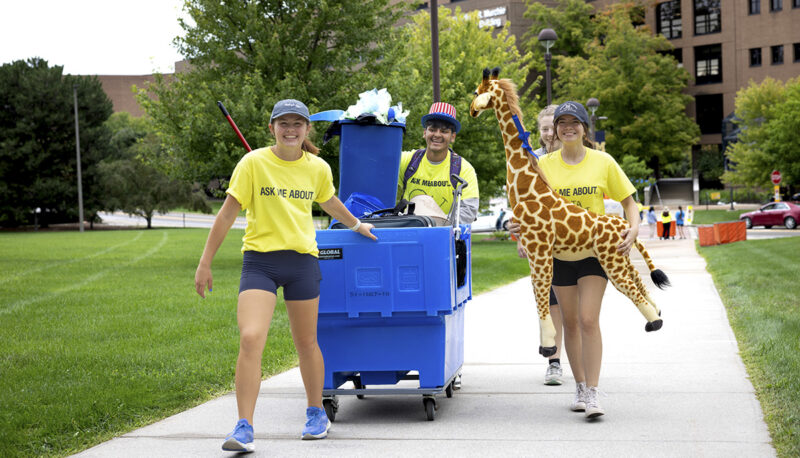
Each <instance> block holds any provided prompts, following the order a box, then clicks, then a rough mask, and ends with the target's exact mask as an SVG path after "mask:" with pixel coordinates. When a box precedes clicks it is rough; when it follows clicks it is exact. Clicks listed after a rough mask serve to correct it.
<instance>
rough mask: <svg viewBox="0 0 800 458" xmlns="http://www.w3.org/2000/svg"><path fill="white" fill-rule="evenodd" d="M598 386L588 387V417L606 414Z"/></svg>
mask: <svg viewBox="0 0 800 458" xmlns="http://www.w3.org/2000/svg"><path fill="white" fill-rule="evenodd" d="M597 398H598V392H597V387H596V386H590V387H588V388H587V389H586V398H585V399H586V414H585V415H586V418H597V417H599V416H601V415H604V414H605V411H604V410H603V408H602V407H600V400H599V399H597Z"/></svg>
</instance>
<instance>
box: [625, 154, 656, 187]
mask: <svg viewBox="0 0 800 458" xmlns="http://www.w3.org/2000/svg"><path fill="white" fill-rule="evenodd" d="M619 166H620V167H622V170H623V171H625V175H627V176H628V179H630V180H631V183H633V186H634V187H635V188H636V191H637V192H638V191H641V190H643V189H644V188H646V187H648V186H650V185H651V184H653V183H655V180H654V179H653V178H652V177H653V169H651V168H650V167H648V166H647V165H645V163H644V161H643V160H641V159H637V158H636V157H634V156H623V158H622V161H621V162H620V164H619Z"/></svg>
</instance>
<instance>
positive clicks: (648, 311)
mask: <svg viewBox="0 0 800 458" xmlns="http://www.w3.org/2000/svg"><path fill="white" fill-rule="evenodd" d="M609 248H611V249H610V250H609V251H610V252H612V254H608V252H606V254H605V255H603V256H601V257H598V260H599V261H600V264H601V265H602V266H603V270H605V271H606V275H608V279H609V280H610V281H611V284H613V285H614V287H615V288H617V290H618V291H619V292H621V293H622V294H624V295H626V296H628V299H630V300H631V301H632V302H633V303H634V305H636V308H638V309H639V312H640V313H641V314H642V315H643V316H644V317H645V319H647V324H646V325H645V328H644V329H645V331H647V332H650V331H657V330H659V329H661V325H662V324H663V321H661V318H660V317H659V316H658V310H657V309H656V308H655V307H653V305H652V304H650V303H649V302H648V301H647V299H645V297H644V296H643V295H642V293H641V292H640V291H639V288H638V287H637V286H636V283H634V281H633V280H632V279H631V278H630V273H629V271H628V268H627V266H626V265H625V262H626V261H628V262H630V261H629V260H627V259H625V257H624V256H621V255H616V248H615V247H609Z"/></svg>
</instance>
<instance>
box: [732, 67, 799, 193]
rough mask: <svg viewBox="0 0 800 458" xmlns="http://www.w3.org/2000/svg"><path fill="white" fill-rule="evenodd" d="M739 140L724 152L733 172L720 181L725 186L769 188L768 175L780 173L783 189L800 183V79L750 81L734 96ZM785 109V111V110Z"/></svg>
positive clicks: (770, 184)
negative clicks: (799, 146) (775, 172)
mask: <svg viewBox="0 0 800 458" xmlns="http://www.w3.org/2000/svg"><path fill="white" fill-rule="evenodd" d="M735 103H736V111H735V112H736V117H737V118H739V121H738V122H737V124H738V125H739V127H740V129H741V131H740V133H739V141H738V142H736V143H734V144H732V145H730V146H729V147H728V149H727V151H726V153H727V155H728V158H729V160H730V161H732V162H733V164H734V166H733V169H734V170H729V171H727V172H725V174H724V175H723V176H722V180H723V181H724V182H725V183H729V184H739V185H746V186H755V187H770V186H772V183H771V182H770V172H772V171H773V170H776V169H777V170H780V172H781V175H782V178H783V179H782V183H781V184H782V185H783V186H797V184H798V182H799V181H800V149H798V147H797V145H798V144H800V121H798V119H793V118H796V117H797V113H800V78H794V79H790V80H789V81H787V82H786V83H785V84H784V83H782V82H781V81H778V80H775V79H773V78H769V77H768V78H766V79H764V81H762V82H761V83H759V84H756V83H755V82H753V81H751V82H750V84H749V85H748V86H747V87H746V88H742V89H740V90H739V91H738V92H737V93H736V102H735ZM787 110H788V111H787Z"/></svg>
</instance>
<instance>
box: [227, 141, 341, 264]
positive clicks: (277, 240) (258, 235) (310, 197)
mask: <svg viewBox="0 0 800 458" xmlns="http://www.w3.org/2000/svg"><path fill="white" fill-rule="evenodd" d="M334 191H335V189H334V187H333V177H332V175H331V168H330V166H329V165H328V163H327V162H325V161H324V160H322V159H320V158H319V157H317V156H315V155H313V154H311V153H307V152H303V156H302V157H301V158H300V159H298V160H296V161H284V160H283V159H281V158H279V157H278V156H276V155H275V154H274V153H273V152H272V148H271V147H268V148H259V149H256V150H253V151H251V152H249V153H247V154H245V155H244V157H243V158H242V160H240V161H239V163H238V164H237V165H236V168H235V169H234V170H233V176H231V182H230V186H229V187H228V190H227V193H228V194H230V195H231V196H233V197H235V198H236V200H237V201H239V204H241V206H242V208H243V209H245V210H247V228H246V229H245V232H244V237H243V238H242V242H244V243H243V244H242V252H245V251H260V252H268V251H278V250H294V251H297V252H298V253H308V254H311V255H313V256H317V254H318V253H319V250H318V249H317V240H316V232H315V231H314V222H313V220H312V218H311V203H312V202H325V201H327V200H328V199H330V198H331V197H332V196H333V193H334Z"/></svg>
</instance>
